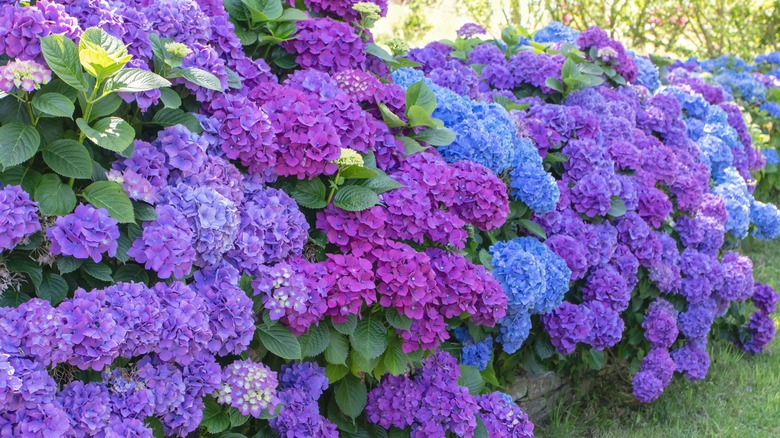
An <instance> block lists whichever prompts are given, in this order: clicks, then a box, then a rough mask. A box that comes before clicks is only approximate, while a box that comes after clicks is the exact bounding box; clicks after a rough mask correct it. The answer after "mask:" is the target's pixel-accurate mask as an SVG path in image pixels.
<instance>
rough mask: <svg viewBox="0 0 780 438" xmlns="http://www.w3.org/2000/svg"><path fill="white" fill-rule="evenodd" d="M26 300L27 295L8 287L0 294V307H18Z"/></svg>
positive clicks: (27, 299) (27, 298)
mask: <svg viewBox="0 0 780 438" xmlns="http://www.w3.org/2000/svg"><path fill="white" fill-rule="evenodd" d="M27 301H30V296H29V295H27V294H26V293H22V292H19V291H18V290H14V289H9V290H7V291H5V292H3V295H0V307H19V306H20V305H22V303H25V302H27Z"/></svg>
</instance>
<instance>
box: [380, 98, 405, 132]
mask: <svg viewBox="0 0 780 438" xmlns="http://www.w3.org/2000/svg"><path fill="white" fill-rule="evenodd" d="M378 106H379V113H380V114H382V121H384V122H385V125H387V127H388V128H401V127H404V126H406V122H404V121H403V120H401V118H400V117H398V116H397V115H396V114H395V113H394V112H392V111H390V108H388V107H387V105H385V104H384V103H382V102H379V104H378Z"/></svg>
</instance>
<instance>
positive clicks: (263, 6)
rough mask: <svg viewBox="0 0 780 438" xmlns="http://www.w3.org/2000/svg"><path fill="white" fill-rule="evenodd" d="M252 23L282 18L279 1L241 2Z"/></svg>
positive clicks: (251, 0) (246, 0) (245, 0)
mask: <svg viewBox="0 0 780 438" xmlns="http://www.w3.org/2000/svg"><path fill="white" fill-rule="evenodd" d="M241 2H242V3H244V5H245V6H246V7H247V9H249V12H250V13H251V14H252V19H253V20H254V21H273V20H276V19H277V18H279V17H281V16H282V13H283V12H284V9H283V8H282V2H281V0H241Z"/></svg>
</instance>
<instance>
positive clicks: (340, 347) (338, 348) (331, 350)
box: [323, 330, 349, 365]
mask: <svg viewBox="0 0 780 438" xmlns="http://www.w3.org/2000/svg"><path fill="white" fill-rule="evenodd" d="M323 355H324V356H325V360H326V361H327V362H328V363H332V364H334V365H345V364H346V363H347V356H348V355H349V342H348V341H347V338H346V337H345V336H344V335H342V334H341V333H339V332H337V331H335V330H333V331H331V332H330V342H329V343H328V346H327V347H326V348H325V351H324V352H323Z"/></svg>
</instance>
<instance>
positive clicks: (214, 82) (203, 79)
mask: <svg viewBox="0 0 780 438" xmlns="http://www.w3.org/2000/svg"><path fill="white" fill-rule="evenodd" d="M178 73H179V74H180V75H181V77H183V78H184V79H186V80H188V81H190V82H192V83H193V84H195V85H197V86H199V87H203V88H207V89H209V90H214V91H223V90H222V84H220V82H219V78H218V77H216V76H214V75H213V74H211V73H209V72H207V71H206V70H201V69H199V68H195V67H189V68H183V69H181V70H179V72H178Z"/></svg>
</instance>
